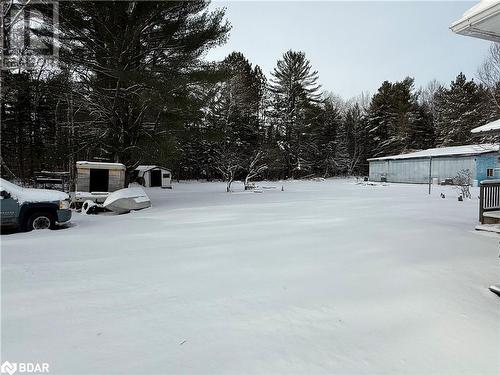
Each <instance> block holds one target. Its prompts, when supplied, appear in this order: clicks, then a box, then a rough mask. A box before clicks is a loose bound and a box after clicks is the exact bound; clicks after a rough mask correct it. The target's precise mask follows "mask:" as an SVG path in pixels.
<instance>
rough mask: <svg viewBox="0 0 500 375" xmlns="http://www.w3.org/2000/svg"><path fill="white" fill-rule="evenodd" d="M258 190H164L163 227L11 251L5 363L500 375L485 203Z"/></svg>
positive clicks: (84, 369) (68, 233) (79, 225)
mask: <svg viewBox="0 0 500 375" xmlns="http://www.w3.org/2000/svg"><path fill="white" fill-rule="evenodd" d="M258 185H259V186H261V187H262V191H263V192H262V193H261V194H254V193H253V192H251V191H247V192H245V191H243V186H242V185H241V184H235V186H234V189H235V190H236V192H235V193H232V194H228V193H225V184H223V183H180V184H175V185H174V189H173V190H164V189H161V188H150V189H146V191H147V193H148V195H149V196H150V197H151V200H152V202H153V207H152V208H150V209H147V210H143V211H137V212H132V213H130V214H127V215H115V216H100V215H97V216H85V215H80V214H74V216H73V219H72V223H73V225H72V226H71V227H69V228H67V229H61V230H56V231H38V232H31V233H16V234H12V235H8V236H2V247H1V250H2V317H1V318H2V360H9V361H11V362H16V361H18V362H28V361H29V362H37V361H38V362H48V363H49V364H50V373H53V374H93V375H97V374H181V373H182V374H242V373H248V374H257V373H259V374H263V373H264V374H278V373H287V374H289V373H301V374H320V373H323V374H325V373H341V374H373V373H380V374H388V373H393V374H400V373H413V374H424V373H425V374H429V373H436V374H437V373H449V374H472V373H474V374H479V373H481V374H498V373H499V370H500V362H499V359H498V358H499V357H498V348H499V347H500V335H499V334H498V327H499V326H498V322H499V321H500V298H498V297H497V296H496V295H494V294H493V293H491V292H490V291H489V290H488V287H489V285H491V284H498V281H499V271H500V267H499V261H498V249H499V248H498V240H499V237H498V235H496V234H492V233H486V232H479V231H474V226H475V225H476V224H477V217H478V201H477V198H475V199H473V200H466V201H464V202H458V201H457V193H456V192H455V190H453V189H452V188H451V187H447V186H444V187H441V186H440V187H433V193H432V195H431V196H429V195H427V194H426V192H427V186H422V185H403V184H385V186H383V185H377V186H370V185H356V184H355V183H354V181H346V180H326V181H324V182H316V181H295V182H293V181H291V182H273V183H258ZM270 185H272V186H278V187H279V188H278V189H264V187H265V186H270ZM282 185H283V187H284V191H281V186H282ZM472 191H473V196H474V197H477V195H478V189H477V188H473V189H472ZM441 192H444V193H445V194H446V197H447V198H446V199H441V198H440V196H439V194H440V193H441Z"/></svg>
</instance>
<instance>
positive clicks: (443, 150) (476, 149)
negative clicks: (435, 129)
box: [368, 143, 500, 161]
mask: <svg viewBox="0 0 500 375" xmlns="http://www.w3.org/2000/svg"><path fill="white" fill-rule="evenodd" d="M499 148H500V147H499V145H494V144H489V143H485V144H481V145H467V146H454V147H439V148H430V149H427V150H422V151H417V152H410V153H408V154H401V155H393V156H384V157H381V158H371V159H368V161H375V160H399V159H416V158H429V157H439V156H462V155H479V154H485V153H488V152H497V151H498V150H499Z"/></svg>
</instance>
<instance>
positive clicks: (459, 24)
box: [450, 0, 500, 42]
mask: <svg viewBox="0 0 500 375" xmlns="http://www.w3.org/2000/svg"><path fill="white" fill-rule="evenodd" d="M450 28H451V30H452V31H453V32H455V33H457V34H460V35H466V36H472V37H476V38H481V39H487V40H492V41H495V42H500V0H482V1H480V2H479V4H476V5H475V6H473V7H472V8H470V9H469V10H467V11H466V12H465V13H464V15H463V16H462V18H460V19H459V20H458V21H455V22H453V23H452V25H451V26H450Z"/></svg>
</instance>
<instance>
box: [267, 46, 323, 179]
mask: <svg viewBox="0 0 500 375" xmlns="http://www.w3.org/2000/svg"><path fill="white" fill-rule="evenodd" d="M272 76H273V79H272V80H271V84H270V86H269V87H270V91H271V93H272V101H273V102H272V105H273V112H272V116H273V126H274V127H275V129H276V134H277V136H278V137H277V142H278V146H279V148H280V149H281V151H282V154H283V156H284V164H285V169H286V172H285V176H286V177H292V176H293V175H300V174H303V173H304V171H308V170H309V169H310V167H311V163H310V160H307V155H306V154H307V152H306V149H305V147H304V143H307V140H305V139H303V136H304V134H305V130H306V128H307V126H308V125H309V124H308V120H310V117H309V116H308V111H310V110H311V109H313V106H314V105H315V104H317V103H319V101H320V97H321V95H320V93H319V88H320V86H319V85H318V84H317V80H318V72H317V71H313V70H312V67H311V63H310V62H309V60H307V59H306V56H305V54H304V53H303V52H295V51H291V50H290V51H287V52H286V53H285V54H284V55H283V58H282V59H281V60H278V62H277V65H276V67H275V68H274V71H273V73H272Z"/></svg>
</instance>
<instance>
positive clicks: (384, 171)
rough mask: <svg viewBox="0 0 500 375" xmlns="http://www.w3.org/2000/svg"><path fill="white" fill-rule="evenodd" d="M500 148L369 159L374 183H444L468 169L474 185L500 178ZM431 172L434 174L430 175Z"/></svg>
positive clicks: (484, 146)
mask: <svg viewBox="0 0 500 375" xmlns="http://www.w3.org/2000/svg"><path fill="white" fill-rule="evenodd" d="M498 150H499V146H498V145H493V144H480V145H467V146H455V147H442V148H431V149H428V150H422V151H417V152H412V153H408V154H401V155H393V156H385V157H380V158H372V159H368V162H369V165H370V181H387V182H402V183H414V184H421V183H428V182H429V177H430V178H431V181H432V182H433V183H442V182H443V181H445V180H446V179H450V178H454V177H455V176H456V175H457V173H458V172H459V171H461V170H464V169H469V170H470V171H471V172H472V180H473V183H478V182H480V181H483V180H488V179H495V178H497V179H498V178H500V163H499V156H500V155H499V152H498ZM429 172H430V173H429Z"/></svg>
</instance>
